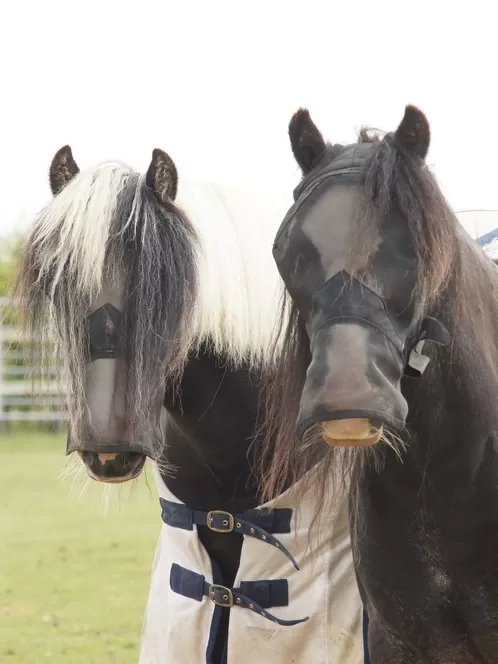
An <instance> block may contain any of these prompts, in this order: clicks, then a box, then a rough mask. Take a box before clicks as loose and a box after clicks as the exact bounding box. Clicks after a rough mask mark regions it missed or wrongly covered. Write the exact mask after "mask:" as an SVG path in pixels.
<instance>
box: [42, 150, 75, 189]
mask: <svg viewBox="0 0 498 664" xmlns="http://www.w3.org/2000/svg"><path fill="white" fill-rule="evenodd" d="M79 172H80V169H79V168H78V164H77V163H76V162H75V161H74V159H73V153H72V152H71V148H70V147H69V145H65V146H64V147H63V148H61V149H60V150H57V152H56V153H55V157H54V158H53V159H52V163H51V164H50V171H49V179H50V189H51V190H52V194H53V195H54V196H57V194H58V193H59V192H61V191H62V190H63V189H64V187H65V186H66V185H67V183H68V182H69V181H70V180H72V179H73V178H74V176H75V175H78V173H79Z"/></svg>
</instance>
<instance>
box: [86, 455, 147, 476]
mask: <svg viewBox="0 0 498 664" xmlns="http://www.w3.org/2000/svg"><path fill="white" fill-rule="evenodd" d="M80 456H81V458H82V459H83V462H84V464H85V466H86V469H87V471H88V474H89V475H90V477H92V478H93V479H96V480H100V481H103V482H109V481H110V482H112V481H126V480H128V479H132V478H133V477H137V476H138V475H139V474H140V472H141V471H142V469H143V467H144V465H145V460H146V456H145V455H144V454H140V453H139V452H118V453H110V452H101V453H97V452H88V451H83V452H80Z"/></svg>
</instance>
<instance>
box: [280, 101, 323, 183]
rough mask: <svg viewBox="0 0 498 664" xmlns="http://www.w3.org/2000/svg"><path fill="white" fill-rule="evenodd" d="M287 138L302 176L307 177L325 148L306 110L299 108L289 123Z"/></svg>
mask: <svg viewBox="0 0 498 664" xmlns="http://www.w3.org/2000/svg"><path fill="white" fill-rule="evenodd" d="M289 138H290V143H291V147H292V152H293V154H294V157H295V159H296V161H297V163H298V164H299V166H300V168H301V170H302V172H303V175H307V174H308V173H309V172H310V171H311V169H312V168H313V167H314V166H316V164H317V163H318V162H319V161H320V159H321V158H322V157H323V155H324V154H325V150H326V148H327V146H326V144H325V141H324V140H323V137H322V135H321V133H320V132H319V131H318V129H317V127H316V125H315V123H314V122H313V120H312V119H311V117H310V114H309V111H308V109H307V108H300V109H299V110H298V111H297V112H296V113H294V115H293V116H292V119H291V121H290V123H289Z"/></svg>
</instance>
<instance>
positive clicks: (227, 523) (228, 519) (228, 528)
mask: <svg viewBox="0 0 498 664" xmlns="http://www.w3.org/2000/svg"><path fill="white" fill-rule="evenodd" d="M214 516H223V517H225V518H224V519H223V521H222V523H223V527H222V528H215V527H214V526H213V525H212V524H213V517H214ZM234 526H235V519H234V517H233V515H232V514H230V512H224V511H223V510H212V511H211V512H208V515H207V527H208V528H209V530H213V531H214V532H215V533H231V532H232V530H233V529H234Z"/></svg>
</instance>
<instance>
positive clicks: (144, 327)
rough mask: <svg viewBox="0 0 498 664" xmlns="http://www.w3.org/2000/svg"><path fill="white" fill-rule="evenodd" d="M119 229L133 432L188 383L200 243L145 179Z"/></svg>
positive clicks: (122, 205)
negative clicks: (169, 392)
mask: <svg viewBox="0 0 498 664" xmlns="http://www.w3.org/2000/svg"><path fill="white" fill-rule="evenodd" d="M124 219H125V220H126V222H125V224H124V225H123V220H124ZM112 227H113V228H114V229H115V232H114V233H113V235H114V237H115V239H116V245H115V247H114V251H116V252H120V253H121V254H122V265H123V275H124V288H123V312H122V315H123V318H122V329H121V334H120V335H118V339H119V346H118V358H119V359H121V360H122V370H123V372H124V381H125V402H126V411H127V412H126V420H127V425H128V426H129V427H130V428H131V429H133V428H136V427H137V426H141V425H142V424H143V423H144V422H147V421H150V419H151V418H154V417H157V416H158V415H159V410H160V409H159V408H158V407H157V406H158V403H160V402H161V401H162V400H163V398H164V393H165V390H166V389H172V388H173V389H174V387H175V385H176V383H177V381H178V379H179V377H180V376H181V371H182V368H183V365H184V362H185V360H186V357H187V353H188V350H189V349H190V345H191V330H190V329H189V323H190V324H191V323H192V320H191V319H192V315H193V313H194V307H195V302H196V294H197V284H198V275H197V260H196V254H197V246H198V239H197V235H196V233H195V230H194V228H193V226H192V225H191V223H190V221H189V220H188V219H187V218H186V216H185V215H184V214H183V213H182V212H181V211H180V209H179V208H177V207H176V206H175V205H174V204H172V203H170V202H162V201H159V199H158V198H157V196H156V194H155V193H154V192H153V191H151V190H150V189H149V187H148V186H147V185H146V182H145V178H144V177H143V176H139V175H138V174H133V176H132V177H130V179H129V182H128V184H127V186H126V187H125V189H124V190H123V192H122V194H121V196H120V200H119V203H118V205H117V208H116V215H115V219H114V220H113V224H112ZM112 244H114V242H112V241H111V245H112ZM111 250H112V249H111ZM114 258H116V256H115V257H114Z"/></svg>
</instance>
